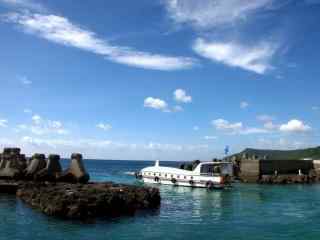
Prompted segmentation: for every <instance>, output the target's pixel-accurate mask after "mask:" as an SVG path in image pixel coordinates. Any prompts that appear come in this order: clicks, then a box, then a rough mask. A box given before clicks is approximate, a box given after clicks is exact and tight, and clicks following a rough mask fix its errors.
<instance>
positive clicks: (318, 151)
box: [235, 146, 320, 160]
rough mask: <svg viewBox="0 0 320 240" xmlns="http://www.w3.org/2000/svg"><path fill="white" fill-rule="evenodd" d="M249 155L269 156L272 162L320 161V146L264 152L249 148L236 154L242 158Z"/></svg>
mask: <svg viewBox="0 0 320 240" xmlns="http://www.w3.org/2000/svg"><path fill="white" fill-rule="evenodd" d="M243 154H247V155H248V156H249V157H250V156H253V155H256V156H258V157H259V158H263V157H264V156H268V158H267V159H270V160H294V159H295V160H297V159H304V158H311V159H319V160H320V146H319V147H315V148H306V149H297V150H263V149H253V148H247V149H245V150H244V151H242V152H240V153H237V154H235V156H239V157H241V156H242V155H243Z"/></svg>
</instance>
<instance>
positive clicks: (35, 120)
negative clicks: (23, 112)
mask: <svg viewBox="0 0 320 240" xmlns="http://www.w3.org/2000/svg"><path fill="white" fill-rule="evenodd" d="M41 121H42V117H40V116H39V115H37V114H35V115H33V116H32V122H33V123H34V124H36V125H39V124H40V123H41Z"/></svg>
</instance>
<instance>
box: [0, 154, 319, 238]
mask: <svg viewBox="0 0 320 240" xmlns="http://www.w3.org/2000/svg"><path fill="white" fill-rule="evenodd" d="M66 164H67V163H66V162H64V165H66ZM162 164H163V165H170V166H178V163H176V162H164V163H162ZM85 165H86V168H87V170H88V172H89V173H90V175H91V180H93V181H114V182H120V183H130V184H141V183H139V182H137V181H136V179H135V178H134V176H132V175H130V173H132V172H135V171H137V170H139V169H141V168H143V167H145V166H149V165H153V162H147V161H113V160H108V161H102V160H86V161H85ZM157 187H159V189H160V191H161V196H162V203H161V208H160V209H159V210H158V211H155V212H141V213H139V214H137V215H136V216H135V217H122V218H115V219H105V220H98V221H97V222H96V223H93V224H84V223H81V222H77V221H66V220H61V219H56V218H52V217H47V216H45V215H44V214H42V213H41V212H38V211H35V210H33V209H31V208H29V207H28V206H25V205H24V204H23V203H22V202H21V201H20V200H17V199H16V198H15V197H14V196H8V195H0V240H4V239H8V240H16V239H17V240H27V239H33V240H37V239H39V240H40V239H41V240H44V239H45V240H57V239H59V240H78V239H83V240H100V239H108V240H110V239H111V240H112V239H139V240H144V239H153V240H155V239H159V240H160V239H161V240H165V239H184V240H188V239H198V240H200V239H215V240H217V239H225V240H226V239H238V240H239V239H245V240H249V239H308V240H312V239H317V240H318V239H320V185H283V186H267V185H256V184H239V183H237V184H235V185H234V187H233V188H232V189H228V190H215V191H208V190H206V189H192V188H186V187H174V186H157Z"/></svg>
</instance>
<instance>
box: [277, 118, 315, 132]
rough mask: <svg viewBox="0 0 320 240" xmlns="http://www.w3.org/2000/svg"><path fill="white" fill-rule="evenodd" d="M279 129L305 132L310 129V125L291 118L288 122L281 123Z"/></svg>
mask: <svg viewBox="0 0 320 240" xmlns="http://www.w3.org/2000/svg"><path fill="white" fill-rule="evenodd" d="M279 129H280V131H282V132H306V131H310V130H311V127H310V126H309V125H306V124H304V122H303V121H300V120H297V119H292V120H290V121H289V122H288V123H286V124H282V125H281V126H280V128H279Z"/></svg>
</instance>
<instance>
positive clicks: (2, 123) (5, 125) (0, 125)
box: [0, 119, 8, 128]
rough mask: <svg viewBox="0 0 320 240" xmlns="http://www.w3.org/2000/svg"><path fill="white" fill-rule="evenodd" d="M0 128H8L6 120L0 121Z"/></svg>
mask: <svg viewBox="0 0 320 240" xmlns="http://www.w3.org/2000/svg"><path fill="white" fill-rule="evenodd" d="M0 127H3V128H6V127H8V120H7V119H0Z"/></svg>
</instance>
